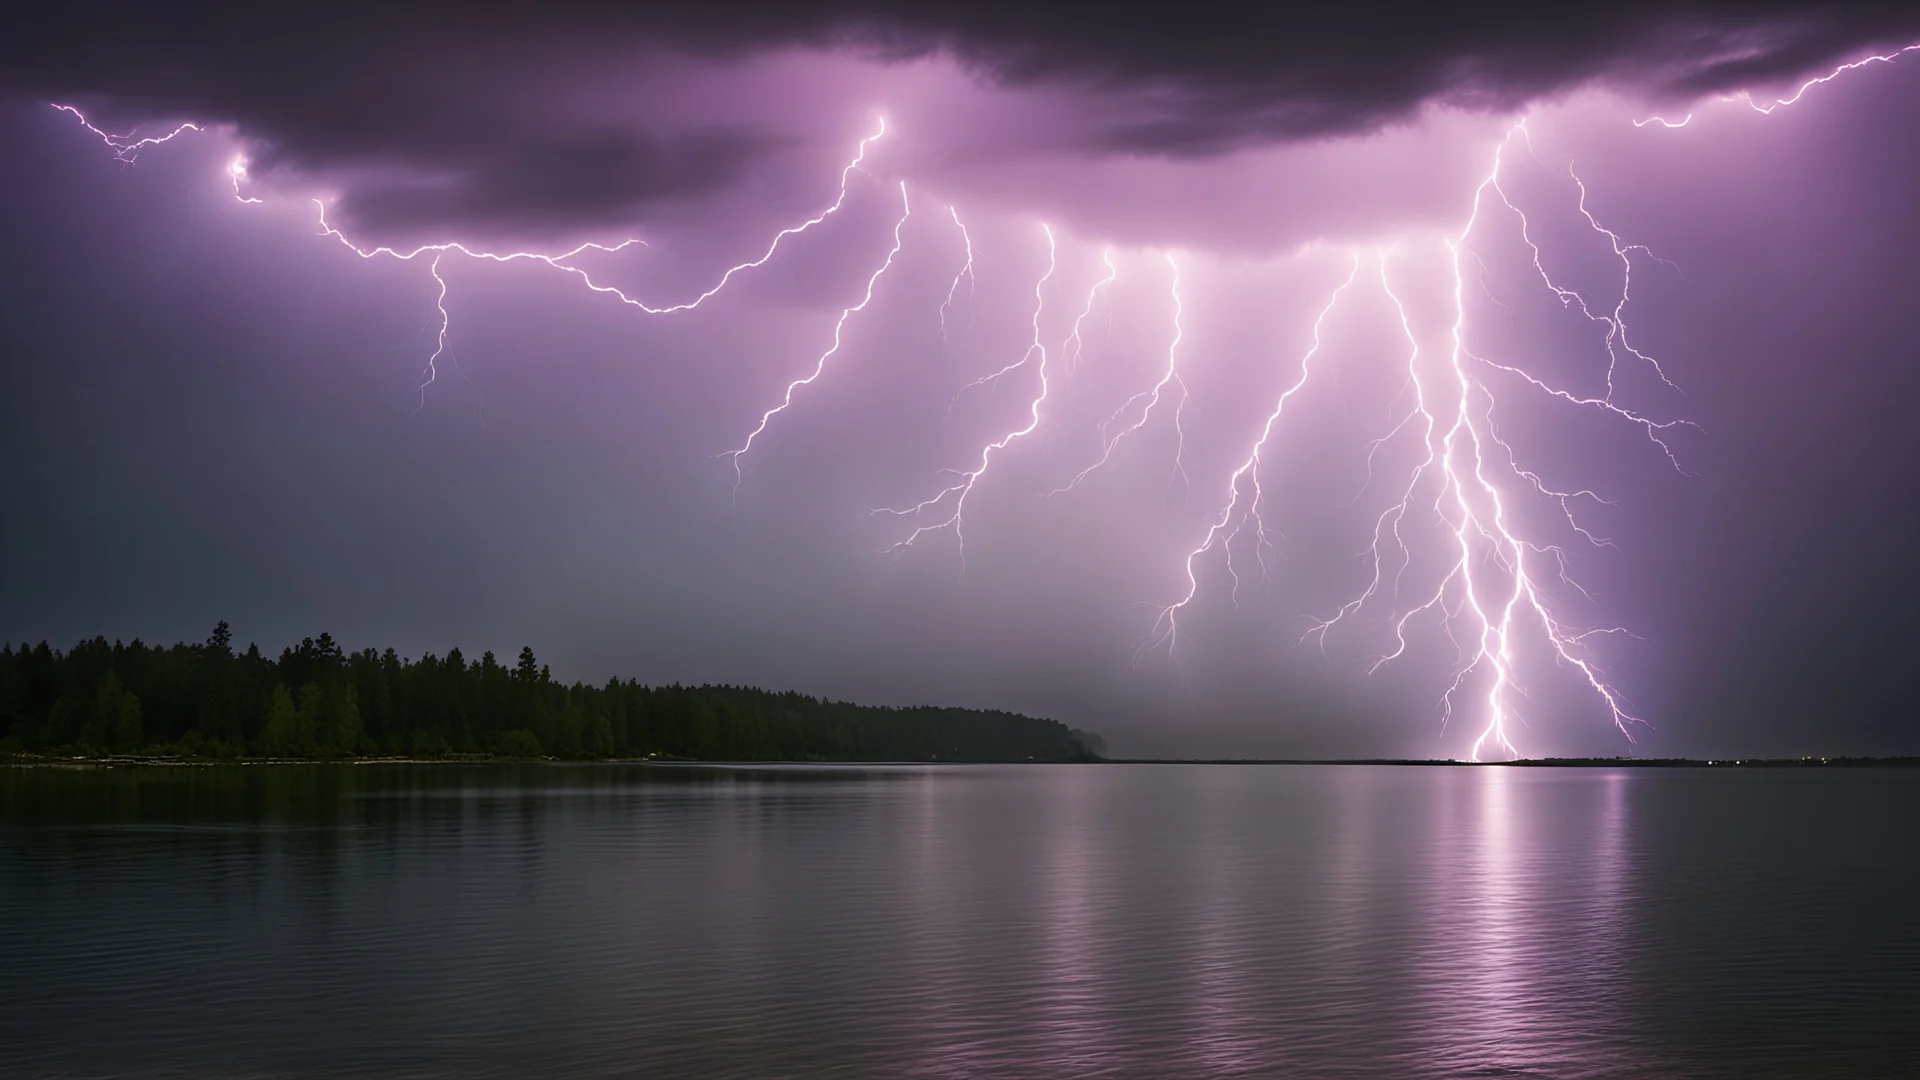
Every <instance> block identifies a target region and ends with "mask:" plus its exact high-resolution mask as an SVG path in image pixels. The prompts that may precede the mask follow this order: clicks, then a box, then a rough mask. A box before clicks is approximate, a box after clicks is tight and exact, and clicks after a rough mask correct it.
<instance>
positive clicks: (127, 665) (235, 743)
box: [0, 622, 1102, 761]
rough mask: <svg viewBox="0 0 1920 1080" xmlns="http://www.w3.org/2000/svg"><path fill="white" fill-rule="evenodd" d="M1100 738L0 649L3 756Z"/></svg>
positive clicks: (793, 749)
mask: <svg viewBox="0 0 1920 1080" xmlns="http://www.w3.org/2000/svg"><path fill="white" fill-rule="evenodd" d="M1101 749H1102V747H1101V744H1100V740H1099V737H1098V736H1095V735H1092V734H1090V733H1087V732H1081V731H1075V730H1072V729H1070V728H1068V727H1067V726H1066V725H1064V724H1061V723H1058V722H1056V721H1052V720H1041V719H1036V718H1034V717H1029V716H1021V715H1017V714H1014V713H1007V712H998V711H982V710H975V709H946V708H933V707H920V708H880V707H873V706H862V705H853V704H849V703H846V702H838V701H827V700H824V699H818V698H812V697H807V696H806V695H803V694H798V693H792V692H788V693H776V692H772V691H767V690H757V689H753V688H750V687H737V686H691V687H689V686H680V685H677V684H676V685H673V686H646V685H643V684H641V683H639V682H637V681H631V680H627V681H623V680H620V679H609V680H608V681H607V682H606V684H605V685H602V686H591V685H587V684H585V683H577V682H576V683H571V684H567V683H561V682H558V681H556V680H554V679H553V677H552V676H551V675H550V674H549V672H548V670H547V667H546V665H544V664H541V663H540V662H539V661H538V660H537V659H536V658H535V657H534V654H533V650H532V649H531V648H523V649H521V650H520V655H519V657H518V658H517V660H516V661H515V662H514V664H513V665H512V666H506V665H503V664H501V663H500V662H499V661H497V660H495V659H494V656H493V654H492V653H491V652H489V653H485V654H483V655H482V656H481V657H480V659H479V660H478V661H477V662H469V661H468V660H467V659H466V657H464V656H463V655H462V654H461V652H460V650H459V649H451V650H449V651H448V652H447V653H446V655H444V656H435V655H433V654H431V653H429V654H427V655H425V656H422V657H420V658H419V659H418V660H411V661H410V660H405V659H402V658H401V657H400V656H399V654H397V653H396V652H395V651H394V650H393V649H387V650H385V651H382V652H377V651H375V650H373V649H363V650H361V651H359V652H353V653H349V652H345V651H344V650H342V649H341V648H340V646H339V645H338V644H336V643H335V642H334V640H333V638H332V637H331V636H330V635H327V634H321V635H320V636H319V637H317V638H307V639H305V640H303V641H301V642H300V644H299V645H298V646H297V647H291V648H287V649H284V650H282V651H281V653H280V655H279V657H278V658H277V659H275V658H272V657H269V656H267V655H266V654H264V653H262V652H261V651H260V649H259V647H258V646H250V647H249V648H248V649H247V650H246V651H245V652H237V651H236V650H235V649H234V647H233V637H232V632H231V630H230V629H229V628H228V626H227V624H226V623H224V622H223V623H220V624H219V625H218V626H217V627H215V628H214V631H213V633H212V635H211V636H209V637H208V639H207V640H206V641H205V642H204V643H202V644H197V645H192V644H178V645H171V646H150V645H146V644H143V643H141V642H139V641H134V642H131V643H127V644H123V643H121V642H118V641H115V642H112V643H108V642H107V640H106V639H105V638H94V639H92V640H90V641H82V642H80V643H79V644H77V645H75V646H74V647H73V648H71V649H68V650H66V651H64V652H63V651H60V650H57V649H53V648H50V647H48V645H47V644H46V643H45V642H41V643H40V644H38V645H21V646H19V647H18V648H15V647H13V646H12V645H0V753H6V754H13V755H23V754H24V755H46V756H63V755H64V756H70V755H84V756H100V755H111V754H123V755H168V754H173V755H179V756H183V757H196V758H214V759H238V758H243V757H267V758H347V757H369V756H393V757H420V758H434V757H448V756H454V755H474V754H490V755H497V756H503V757H543V756H551V757H563V758H581V759H594V758H629V757H645V756H655V757H665V758H691V759H703V760H730V761H1029V760H1032V761H1074V760H1088V759H1091V758H1093V757H1094V756H1095V755H1096V754H1097V753H1098V752H1099V751H1100V750H1101Z"/></svg>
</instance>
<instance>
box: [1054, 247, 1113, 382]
mask: <svg viewBox="0 0 1920 1080" xmlns="http://www.w3.org/2000/svg"><path fill="white" fill-rule="evenodd" d="M1100 262H1101V263H1102V264H1103V265H1105V266H1106V268H1107V276H1106V277H1103V278H1101V279H1100V280H1099V281H1096V282H1094V283H1093V288H1091V289H1088V290H1087V303H1086V306H1085V307H1083V308H1081V309H1080V314H1079V315H1077V316H1075V317H1074V320H1073V330H1072V331H1071V332H1069V333H1068V334H1067V340H1065V341H1063V342H1061V343H1060V362H1061V363H1062V364H1064V365H1066V366H1067V368H1068V370H1072V369H1073V367H1074V366H1076V365H1077V364H1078V363H1079V361H1080V353H1081V352H1082V350H1084V349H1085V347H1086V339H1085V338H1083V337H1081V336H1080V327H1081V326H1082V325H1084V324H1085V323H1086V321H1087V318H1088V317H1089V316H1091V315H1092V314H1093V305H1094V304H1095V303H1096V302H1097V301H1098V300H1099V299H1100V291H1101V290H1102V289H1105V288H1106V287H1107V286H1109V285H1112V284H1113V283H1114V282H1115V281H1117V280H1119V277H1120V268H1119V267H1118V266H1116V265H1115V264H1114V261H1113V249H1112V248H1105V249H1103V250H1102V251H1101V252H1100Z"/></svg>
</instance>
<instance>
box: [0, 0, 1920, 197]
mask: <svg viewBox="0 0 1920 1080" xmlns="http://www.w3.org/2000/svg"><path fill="white" fill-rule="evenodd" d="M1916 34H1920V11H1917V10H1916V9H1914V8H1913V6H1912V5H1910V4H1885V3H1840V4H1811V3H1804V2H1797V3H1759V4H1755V3H1740V4H1731V3H1687V4H1673V3H1661V2H1645V0H1636V2H1629V3H1612V4H1605V5H1572V4H1569V5H1543V4H1470V5H1457V4H1447V5H1413V6H1408V5H1403V4H1382V3H1342V4H1324V5H1249V4H1243V3H1233V2H1200V3H1194V2H1182V3H1138V4H1115V5H1108V6H1105V7H1102V8H1099V9H1089V8H1087V7H1085V6H1084V5H1034V4H1023V3H1004V2H1003V3H993V2H988V3H974V2H969V3H957V2H955V3H918V2H916V3H878V2H866V3H860V2H824V3H823V2H789V3H766V2H754V0H716V2H708V3H701V4H645V3H642V4H617V3H589V2H580V0H575V2H555V3H546V4H541V5H537V6H529V5H499V4H493V5H487V4H481V5H474V4H449V3H378V4H374V3H340V4H331V5H327V6H325V7H324V8H316V9H311V10H309V11H306V12H292V11H290V10H288V9H285V8H274V7H262V6H260V5H256V4H243V3H227V2H202V3H185V4H165V5H156V4H148V3H123V2H80V3H62V4H12V5H9V10H8V12H7V14H6V15H5V16H4V22H0V43H4V44H0V72H4V75H0V85H3V86H4V88H5V90H6V91H7V92H8V93H9V94H11V95H12V96H14V97H15V98H17V99H20V100H33V99H38V100H56V101H75V102H81V103H84V104H85V105H86V106H87V107H88V108H89V109H90V112H91V113H92V114H93V115H97V116H98V117H100V118H101V122H102V123H103V124H106V125H109V126H115V127H119V128H123V129H124V128H130V127H134V126H136V125H141V124H152V123H155V122H160V121H165V120H183V119H191V120H195V121H199V122H202V123H209V124H219V125H230V126H231V127H232V128H233V129H234V130H235V132H236V133H237V135H238V137H239V138H240V139H241V140H242V142H243V144H244V145H246V146H247V147H248V148H249V156H250V158H251V161H250V169H251V171H252V174H253V175H255V176H256V177H260V176H278V177H279V178H280V179H282V180H286V181H290V182H293V183H295V184H296V185H303V186H304V187H305V188H306V189H307V190H308V193H314V192H317V191H324V192H325V193H326V194H327V195H328V196H329V197H331V198H335V199H337V200H338V202H339V208H338V210H337V212H336V219H337V220H340V221H343V222H347V223H350V224H353V225H356V226H360V227H363V228H374V229H379V230H385V231H387V232H395V231H403V230H404V228H405V227H406V226H408V225H417V226H421V227H437V226H445V225H460V224H465V225H475V226H484V227H488V228H506V229H510V230H519V231H533V232H549V233H556V234H557V233H567V232H569V230H575V229H593V228H604V227H608V226H625V225H633V224H636V223H641V222H645V221H647V220H649V219H650V218H652V217H654V216H656V215H658V214H660V213H662V212H664V210H663V208H666V207H670V206H672V205H674V204H676V203H683V202H685V201H687V200H688V199H691V198H697V197H699V196H701V195H703V194H711V193H715V192H723V191H727V190H732V189H738V188H741V187H752V186H754V185H756V184H760V183H763V182H764V178H765V177H767V176H769V175H772V174H774V173H777V172H780V171H781V170H783V169H784V168H786V167H787V166H788V165H790V164H791V163H790V162H789V161H787V160H786V158H787V157H788V156H789V155H790V154H791V153H792V152H793V149H792V148H793V142H794V141H795V140H796V139H801V140H804V139H806V138H808V137H809V136H810V135H812V134H813V133H812V132H804V131H802V132H796V131H793V130H790V128H791V125H788V126H787V127H785V128H783V127H782V126H781V125H780V124H778V123H777V122H776V121H773V120H770V119H769V118H768V117H766V116H765V115H764V109H756V108H747V107H744V106H743V105H742V103H744V102H747V101H754V102H765V101H766V100H767V98H768V96H769V95H768V94H767V92H766V91H767V89H768V88H767V87H766V86H764V85H761V86H756V87H754V88H753V89H752V91H751V92H748V91H740V90H737V87H738V85H739V84H741V83H750V82H753V75H752V73H751V72H750V71H748V70H747V68H746V67H745V65H747V64H748V63H749V62H750V61H754V60H756V59H758V58H763V57H765V56H766V55H767V54H769V53H782V52H787V53H791V52H796V51H798V52H801V53H811V54H830V55H833V56H836V57H840V58H843V59H844V60H845V61H846V62H847V64H848V65H849V66H850V67H851V68H853V69H857V70H854V71H852V72H850V73H848V74H847V75H846V76H845V78H844V80H842V81H852V82H856V83H857V82H859V81H860V73H861V72H865V73H867V74H868V75H871V74H872V73H874V72H876V71H880V72H884V71H885V70H887V69H890V68H898V67H900V66H902V65H908V64H912V63H915V62H920V61H926V60H929V59H945V60H947V61H949V62H957V63H958V64H959V65H960V66H961V68H962V69H963V70H964V71H965V72H966V73H967V74H968V75H969V76H970V77H971V78H972V79H974V80H975V82H976V84H977V87H978V89H979V92H980V94H981V96H983V97H991V95H992V94H994V93H996V92H1001V93H1014V94H1025V95H1042V96H1044V97H1048V98H1053V99H1064V100H1066V101H1067V102H1069V103H1070V107H1067V108H1062V109H1060V110H1059V115H1058V116H1057V117H1056V119H1058V120H1059V122H1058V123H1056V124H1054V125H1053V126H1052V127H1051V128H1049V129H1048V130H1047V131H1046V132H1045V137H1044V138H1038V137H1035V138H1031V139H1029V140H1027V142H1028V145H1027V146H1026V147H1024V148H1025V149H1031V147H1032V146H1034V145H1044V147H1045V148H1046V150H1047V152H1049V153H1053V154H1060V153H1067V154H1071V155H1074V156H1077V157H1081V158H1100V157H1108V156H1116V155H1117V156H1124V157H1140V156H1145V157H1172V158H1192V157H1205V156H1210V155H1219V154H1226V153H1231V152H1235V151H1242V150H1246V149H1249V148H1256V147H1263V146H1269V145H1272V144H1275V143H1286V142H1299V141H1322V140H1326V139H1330V138H1337V137H1341V136H1352V135H1365V134H1369V133H1373V132H1378V131H1380V130H1382V129H1386V128H1391V127H1394V126H1396V125H1404V124H1408V123H1410V122H1414V121H1417V120H1418V119H1419V118H1420V117H1421V116H1422V115H1423V114H1426V113H1429V112H1430V111H1431V110H1434V109H1436V108H1440V109H1455V110H1464V111H1467V112H1478V113H1494V114H1504V113H1510V112H1512V111H1515V110H1518V109H1520V108H1522V107H1524V106H1526V105H1528V104H1529V103H1532V102H1536V101H1539V100H1541V99H1543V98H1551V97H1554V96H1556V95H1564V94H1566V93H1568V92H1571V91H1574V90H1577V89H1582V88H1595V87H1599V88H1607V89H1611V90H1613V91H1616V92H1619V93H1622V94H1624V95H1626V96H1629V97H1632V98H1634V99H1637V100H1640V101H1643V102H1646V103H1649V104H1659V103H1663V102H1670V101H1678V100H1688V99H1693V98H1697V97H1699V96H1701V95H1705V94H1712V93H1716V92H1722V91H1727V90H1731V89H1735V88H1744V87H1753V86H1756V85H1758V86H1765V85H1770V84H1786V83H1788V82H1790V81H1791V80H1793V79H1795V78H1798V77H1802V76H1805V75H1806V74H1808V73H1810V72H1815V71H1818V70H1820V69H1821V68H1822V67H1827V66H1831V65H1832V64H1834V63H1835V62H1836V61H1839V60H1843V59H1846V58H1848V57H1850V56H1854V55H1858V54H1859V53H1860V52H1861V51H1862V50H1864V49H1868V48H1872V47H1884V46H1887V45H1889V44H1904V43H1906V42H1907V41H1909V40H1911V39H1912V37H1913V36H1915V35H1916ZM689 71H701V72H703V73H704V75H705V78H704V80H695V81H697V82H700V83H701V85H702V86H703V87H704V90H703V91H702V92H701V93H700V94H698V95H690V94H689V93H688V92H687V90H686V86H687V83H688V76H689ZM821 77H822V75H821V69H820V68H819V66H818V65H814V66H810V67H809V66H806V65H802V66H800V67H799V68H797V69H795V74H794V78H793V79H792V80H790V85H788V86H785V87H776V88H774V89H775V96H796V95H797V96H798V97H799V98H801V99H805V98H807V96H808V95H809V94H810V93H812V92H815V91H817V87H815V86H812V85H811V84H813V83H816V82H818V81H819V80H820V79H821ZM828 81H834V79H833V78H832V77H831V76H829V77H828ZM975 104H977V103H975ZM1024 104H1028V105H1030V104H1031V102H1030V100H1029V101H1026V102H1024ZM736 106H739V107H736ZM971 107H973V106H972V105H970V104H968V103H961V104H960V105H958V106H954V107H952V108H949V110H948V111H949V113H950V114H951V113H952V112H953V111H954V110H955V109H957V110H958V111H960V112H965V111H967V110H968V109H969V108H971ZM995 118H998V119H1005V117H989V119H990V120H991V119H995ZM988 126H989V127H992V126H994V125H993V124H991V123H989V124H988ZM999 126H1001V127H1003V128H1005V129H1006V135H1007V142H1006V144H1005V145H997V146H996V145H991V140H988V142H989V144H988V145H982V144H981V143H980V141H979V140H976V141H975V142H974V143H972V144H968V145H964V146H960V145H956V146H951V147H948V148H947V149H946V155H947V156H948V157H956V156H958V157H973V158H979V157H982V156H990V157H1016V156H1018V155H1019V154H1020V152H1021V151H1022V149H1023V146H1022V143H1021V138H1020V134H1019V130H1018V129H1019V128H1021V127H1023V126H1029V125H1028V124H1026V123H1024V122H1013V123H1006V124H1002V125H999ZM835 134H836V136H838V135H839V134H840V133H838V132H835ZM934 137H937V136H934ZM838 152H839V150H838V148H837V147H836V149H835V153H838Z"/></svg>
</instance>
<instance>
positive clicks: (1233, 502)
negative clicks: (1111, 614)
mask: <svg viewBox="0 0 1920 1080" xmlns="http://www.w3.org/2000/svg"><path fill="white" fill-rule="evenodd" d="M1359 275H1360V258H1359V256H1358V255H1355V256H1354V259H1353V270H1352V272H1351V273H1349V274H1348V275H1347V278H1346V280H1345V281H1343V282H1341V283H1340V285H1339V286H1338V287H1337V288H1335V289H1334V290H1333V295H1332V296H1330V297H1328V298H1327V303H1326V306H1325V307H1323V308H1321V309H1320V314H1319V316H1318V317H1317V318H1315V319H1314V320H1313V344H1312V346H1311V347H1309V348H1308V349H1307V351H1306V354H1305V355H1304V356H1302V357H1301V358H1300V376H1299V378H1297V379H1295V380H1294V381H1293V383H1292V384H1291V385H1290V386H1288V387H1287V388H1286V389H1285V390H1283V391H1281V392H1280V396H1279V398H1278V399H1277V400H1276V401H1275V402H1274V405H1273V411H1272V412H1270V413H1268V414H1267V422H1266V423H1265V424H1264V425H1263V426H1262V427H1261V428H1260V437H1259V438H1258V439H1256V440H1254V444H1253V449H1251V450H1249V451H1248V452H1247V456H1246V458H1245V460H1243V461H1241V462H1240V467H1239V468H1237V469H1235V470H1233V473H1232V474H1231V475H1229V476H1228V477H1227V501H1226V505H1225V506H1223V507H1222V508H1221V510H1220V512H1219V518H1218V520H1216V521H1214V523H1213V525H1212V526H1211V527H1209V528H1208V529H1207V533H1206V535H1205V536H1204V537H1202V538H1201V540H1200V546H1199V547H1196V548H1194V549H1193V550H1192V551H1189V552H1188V553H1187V560H1186V576H1187V591H1186V594H1185V595H1184V596H1182V597H1181V598H1180V599H1179V600H1177V601H1175V602H1173V603H1172V604H1169V605H1167V606H1166V607H1163V608H1161V609H1160V613H1159V615H1158V616H1157V617H1156V618H1155V619H1154V624H1153V629H1152V630H1151V631H1150V632H1149V633H1148V635H1147V638H1146V640H1144V641H1142V642H1141V643H1140V645H1139V646H1138V647H1137V648H1136V649H1135V650H1134V660H1135V662H1138V661H1139V659H1140V656H1141V655H1142V654H1143V653H1145V652H1146V651H1148V650H1150V649H1154V648H1158V647H1161V646H1164V647H1165V648H1166V650H1167V655H1168V656H1170V657H1172V656H1174V648H1175V645H1176V643H1177V638H1178V635H1179V630H1180V625H1179V614H1180V611H1181V609H1183V608H1185V607H1186V606H1187V605H1188V604H1190V603H1192V602H1193V599H1194V597H1195V596H1197V595H1199V592H1200V576H1199V574H1198V573H1197V572H1196V570H1195V569H1194V564H1195V563H1196V562H1198V561H1199V560H1200V559H1201V558H1202V557H1203V556H1205V555H1206V553H1207V552H1209V551H1212V550H1213V548H1214V546H1215V545H1216V544H1218V545H1219V546H1220V547H1221V548H1222V549H1223V550H1224V551H1225V552H1226V564H1227V573H1228V575H1229V576H1231V577H1232V578H1233V591H1234V596H1235V598H1236V600H1237V598H1238V596H1239V591H1240V575H1239V574H1237V573H1235V572H1234V570H1233V553H1232V547H1231V545H1232V543H1233V537H1234V535H1235V534H1236V533H1237V532H1238V531H1239V526H1238V525H1233V528H1232V530H1231V531H1229V525H1230V524H1232V523H1234V522H1235V521H1236V520H1237V519H1243V518H1244V517H1252V518H1254V519H1255V521H1256V523H1257V522H1258V518H1259V510H1258V504H1259V491H1260V479H1259V473H1260V459H1261V453H1262V452H1263V451H1264V450H1265V449H1266V446H1267V440H1268V439H1270V438H1272V437H1273V429H1274V428H1275V427H1276V426H1277V425H1278V424H1279V423H1280V418H1281V415H1282V414H1283V413H1284V412H1285V411H1286V408H1287V403H1288V402H1289V401H1291V400H1293V396H1294V395H1295V394H1297V393H1299V392H1300V391H1301V390H1302V389H1304V388H1305V387H1306V385H1307V380H1308V378H1309V377H1311V376H1312V374H1313V358H1314V356H1316V355H1317V354H1318V353H1319V352H1320V344H1321V328H1322V327H1323V326H1324V325H1325V324H1326V321H1327V316H1328V315H1330V314H1332V312H1333V309H1334V307H1335V305H1337V304H1338V303H1339V302H1340V294H1341V293H1343V292H1345V291H1346V290H1347V286H1349V285H1352V284H1353V280H1354V278H1356V277H1358V276H1359ZM1243 478H1244V479H1249V480H1250V481H1251V489H1252V494H1251V495H1250V496H1249V500H1248V501H1249V508H1248V509H1247V511H1245V513H1244V514H1240V513H1236V511H1239V510H1240V502H1241V491H1242V489H1241V480H1242V479H1243ZM1256 528H1261V529H1262V531H1264V527H1263V526H1260V525H1258V524H1256ZM1176 660H1177V657H1176Z"/></svg>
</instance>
